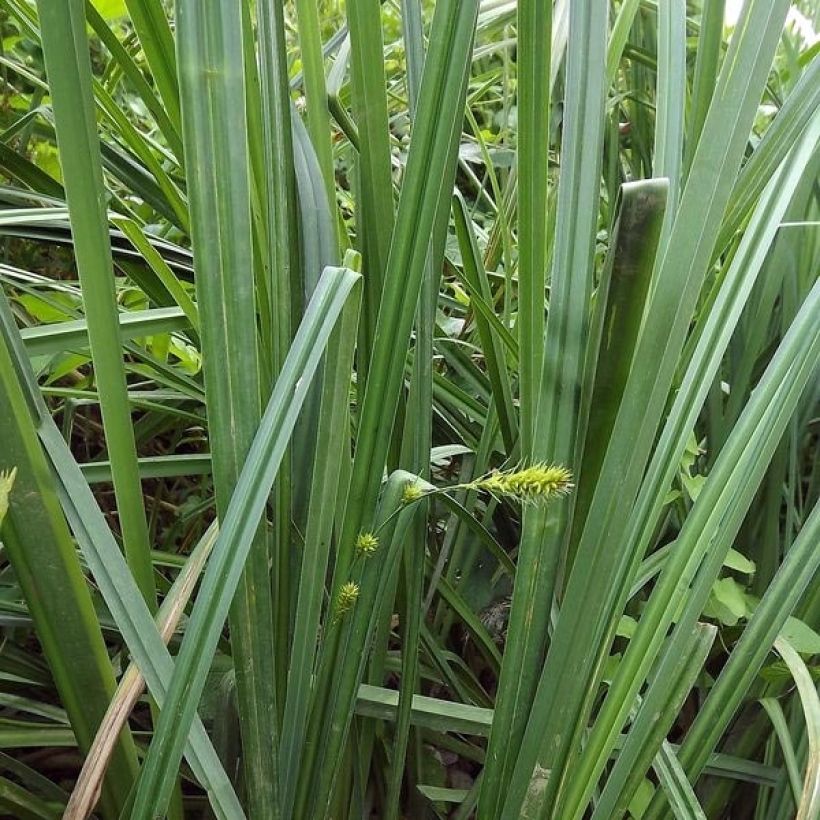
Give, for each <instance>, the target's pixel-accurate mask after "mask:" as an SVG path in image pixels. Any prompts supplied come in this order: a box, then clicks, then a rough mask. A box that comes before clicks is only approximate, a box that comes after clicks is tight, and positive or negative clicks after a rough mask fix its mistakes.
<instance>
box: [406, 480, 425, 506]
mask: <svg viewBox="0 0 820 820" xmlns="http://www.w3.org/2000/svg"><path fill="white" fill-rule="evenodd" d="M423 495H424V490H423V489H422V488H421V484H419V482H418V481H408V482H407V483H406V484H405V485H404V490H402V494H401V503H402V504H404V505H405V506H406V505H407V504H412V503H413V502H414V501H418V500H419V499H420V498H421V497H422V496H423Z"/></svg>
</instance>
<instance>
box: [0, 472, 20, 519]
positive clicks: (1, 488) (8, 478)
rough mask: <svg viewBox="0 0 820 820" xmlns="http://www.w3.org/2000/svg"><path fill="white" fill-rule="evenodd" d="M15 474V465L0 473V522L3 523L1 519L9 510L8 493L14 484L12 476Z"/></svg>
mask: <svg viewBox="0 0 820 820" xmlns="http://www.w3.org/2000/svg"><path fill="white" fill-rule="evenodd" d="M16 475H17V468H16V467H13V468H12V469H11V470H7V471H6V470H4V471H3V472H2V473H0V524H2V523H3V519H4V518H5V517H6V513H7V512H8V510H9V495H10V494H11V488H12V487H13V486H14V477H15V476H16Z"/></svg>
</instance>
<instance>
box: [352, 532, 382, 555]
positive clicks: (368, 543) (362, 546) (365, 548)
mask: <svg viewBox="0 0 820 820" xmlns="http://www.w3.org/2000/svg"><path fill="white" fill-rule="evenodd" d="M378 548H379V538H378V536H377V535H374V534H373V533H372V532H360V533H359V537H358V538H357V539H356V554H357V555H362V556H364V557H365V558H369V557H370V556H371V555H373V553H374V552H375V551H376V550H377V549H378Z"/></svg>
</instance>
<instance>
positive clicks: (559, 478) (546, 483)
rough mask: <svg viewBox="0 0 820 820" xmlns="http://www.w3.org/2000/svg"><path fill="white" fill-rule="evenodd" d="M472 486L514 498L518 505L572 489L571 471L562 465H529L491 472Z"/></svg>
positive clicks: (561, 493)
mask: <svg viewBox="0 0 820 820" xmlns="http://www.w3.org/2000/svg"><path fill="white" fill-rule="evenodd" d="M472 486H473V487H474V488H475V489H478V490H485V491H486V492H488V493H491V494H492V495H494V496H496V497H497V498H500V497H505V496H506V497H508V498H514V499H516V500H518V501H520V502H521V503H522V504H538V503H541V502H544V501H547V500H549V499H551V498H554V497H555V496H561V495H566V494H567V493H568V492H569V491H570V490H571V489H572V474H571V473H570V471H569V470H567V469H566V467H561V466H552V465H548V464H533V465H531V466H530V467H523V468H520V469H518V470H507V471H505V472H495V473H492V474H491V475H489V476H486V477H485V478H480V479H478V480H477V481H475V482H473V485H472Z"/></svg>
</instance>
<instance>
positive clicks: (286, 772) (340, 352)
mask: <svg viewBox="0 0 820 820" xmlns="http://www.w3.org/2000/svg"><path fill="white" fill-rule="evenodd" d="M357 311H358V305H356V304H352V305H349V306H348V307H347V308H346V309H345V311H344V312H343V313H342V318H341V320H340V323H339V327H338V328H337V330H335V331H334V335H333V336H332V337H331V342H330V344H329V345H328V354H327V356H326V358H325V361H324V374H325V376H324V386H323V391H322V404H321V411H320V417H319V425H318V429H317V438H316V448H315V453H316V463H315V464H314V468H313V477H312V483H311V487H310V496H309V497H310V508H309V510H308V519H307V529H306V531H305V547H304V551H303V555H302V571H301V575H300V579H299V591H298V597H297V599H296V600H297V605H296V615H295V619H294V627H293V649H292V652H291V656H290V663H289V667H288V688H287V700H286V702H285V718H284V722H283V725H282V742H281V750H280V759H281V760H282V766H283V782H282V811H283V815H284V816H285V817H291V816H292V811H293V801H294V799H295V793H296V785H297V781H298V777H299V762H300V760H301V759H302V756H303V754H304V744H305V742H306V737H305V730H306V726H307V717H308V709H309V705H310V699H309V696H310V690H311V682H312V676H313V667H314V659H315V656H316V646H317V639H318V636H319V621H320V616H321V610H322V603H323V598H324V595H325V586H324V585H325V577H326V575H327V569H328V563H329V559H330V552H331V541H332V535H333V522H334V518H335V514H336V499H337V497H338V495H339V484H340V480H341V477H342V475H343V469H342V467H343V463H344V461H349V460H350V452H349V450H348V444H347V436H346V431H347V425H348V422H349V419H348V416H349V410H348V401H349V395H350V373H351V369H352V367H353V352H354V349H355V343H356V335H357V331H358V313H357Z"/></svg>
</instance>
